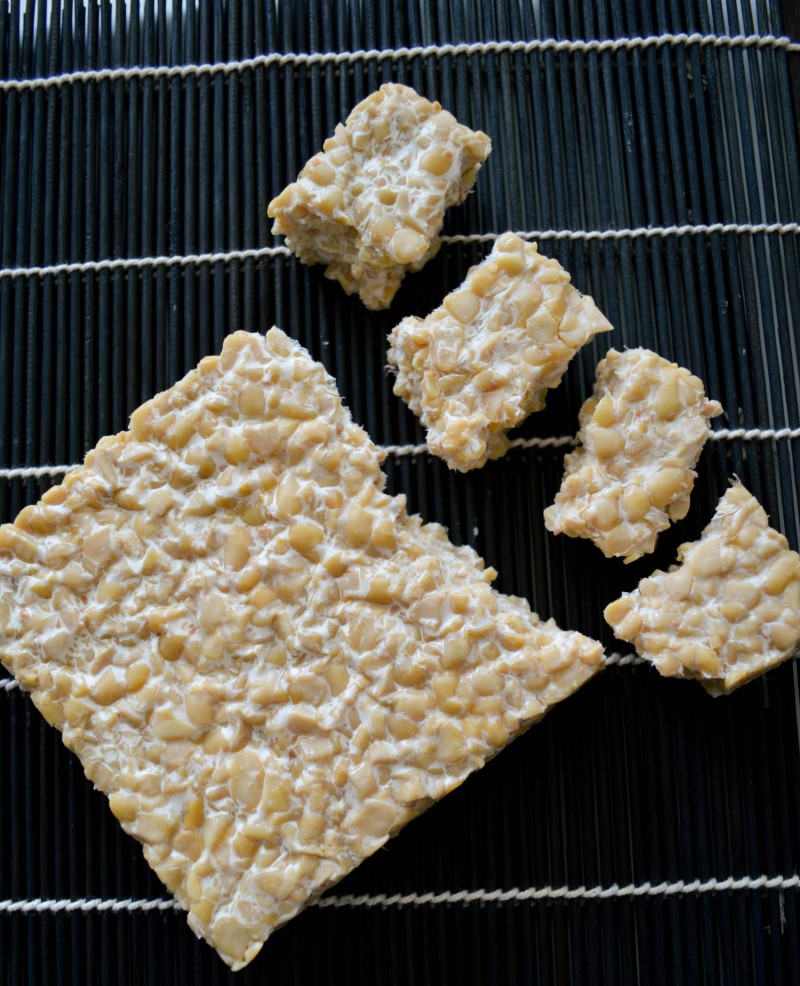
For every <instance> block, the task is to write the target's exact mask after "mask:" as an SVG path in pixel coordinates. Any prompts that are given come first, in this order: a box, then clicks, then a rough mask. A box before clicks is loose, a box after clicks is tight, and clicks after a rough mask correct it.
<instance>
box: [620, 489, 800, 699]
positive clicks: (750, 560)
mask: <svg viewBox="0 0 800 986" xmlns="http://www.w3.org/2000/svg"><path fill="white" fill-rule="evenodd" d="M678 558H679V561H680V562H681V564H680V565H675V566H673V567H672V568H670V570H669V571H668V572H660V571H658V572H655V573H654V574H653V575H651V576H650V577H649V578H647V579H643V580H642V581H641V582H640V583H639V587H638V589H636V590H635V591H634V592H630V593H625V594H624V595H623V596H622V597H621V598H620V599H617V600H616V601H615V602H613V603H610V604H609V605H608V606H607V607H606V610H605V618H606V620H607V621H608V623H609V624H610V625H611V626H612V627H613V629H614V633H615V634H616V636H617V637H619V639H620V640H627V641H630V642H631V643H632V644H633V645H634V646H635V648H636V650H637V652H638V653H639V654H640V655H641V656H642V657H644V658H646V659H647V660H648V661H651V662H652V663H653V664H654V665H655V667H656V668H657V669H658V671H659V672H660V673H661V674H663V675H667V676H678V677H686V678H697V679H698V680H699V681H700V682H701V683H702V684H703V685H704V687H705V688H706V689H707V690H708V691H709V692H710V693H711V694H712V695H720V694H722V693H728V692H731V691H732V690H733V689H734V688H738V687H739V685H742V684H744V683H745V682H747V681H750V680H751V679H752V678H754V677H756V676H757V675H759V674H762V673H763V672H764V671H767V670H768V669H769V668H772V667H775V665H777V664H780V663H781V662H782V661H785V660H786V659H787V658H789V657H791V656H792V654H793V653H794V652H795V651H796V650H797V648H798V646H799V645H800V555H798V554H797V552H796V551H791V550H790V549H789V547H788V545H787V542H786V538H785V537H784V536H783V535H782V534H779V533H778V532H777V531H775V530H773V528H771V527H770V526H769V519H768V517H767V515H766V513H765V512H764V509H763V507H762V506H761V505H760V504H759V503H758V501H757V500H756V499H755V497H754V496H752V494H751V493H749V492H748V491H747V490H746V489H745V487H744V486H742V484H741V483H738V482H737V483H735V484H734V485H733V486H732V487H731V488H730V489H729V490H728V491H727V492H726V493H725V495H724V496H723V497H722V499H721V500H720V502H719V504H718V506H717V510H716V512H715V514H714V517H713V518H712V520H711V522H710V523H709V524H708V526H707V527H706V528H705V530H704V531H703V533H702V535H701V537H700V540H699V541H694V542H690V543H687V544H683V545H681V547H680V548H679V549H678Z"/></svg>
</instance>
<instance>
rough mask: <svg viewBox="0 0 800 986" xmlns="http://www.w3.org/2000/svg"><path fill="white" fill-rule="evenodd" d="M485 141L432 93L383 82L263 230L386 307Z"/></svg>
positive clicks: (420, 260)
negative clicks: (422, 93)
mask: <svg viewBox="0 0 800 986" xmlns="http://www.w3.org/2000/svg"><path fill="white" fill-rule="evenodd" d="M491 146H492V145H491V141H490V140H489V138H488V137H487V136H486V134H484V133H481V132H480V131H473V130H470V129H469V128H468V127H465V126H463V125H462V124H460V123H458V121H457V120H456V119H455V117H454V116H453V115H452V114H451V113H448V112H447V111H446V110H443V109H442V107H441V106H440V104H439V103H432V102H430V100H427V99H425V98H424V97H422V96H418V95H417V93H416V92H414V90H413V89H411V88H409V87H408V86H401V85H397V84H394V83H387V84H386V85H383V86H381V87H380V89H379V90H378V91H377V92H374V93H372V95H371V96H368V97H367V98H366V99H364V100H362V101H361V102H360V103H359V104H358V106H356V107H355V109H353V111H352V112H351V113H350V115H349V116H348V118H347V120H346V122H345V124H344V125H342V124H339V125H338V126H337V127H336V130H335V132H334V134H333V136H332V137H329V138H328V140H326V141H325V143H324V145H323V150H322V152H321V153H320V154H316V155H315V156H314V157H312V158H311V159H310V160H309V161H308V162H307V163H306V165H305V167H304V168H303V170H302V171H301V172H300V174H299V175H298V176H297V180H296V181H294V182H292V184H290V185H288V186H287V187H286V188H285V189H284V190H283V191H282V192H281V193H280V195H278V196H276V198H274V199H273V200H272V202H270V204H269V209H268V213H269V215H270V217H271V218H273V219H275V224H274V225H273V227H272V231H273V233H280V234H283V235H284V236H285V237H286V242H287V243H288V245H289V247H290V248H291V250H292V251H293V252H294V253H296V254H297V256H298V257H299V258H300V260H302V261H303V263H305V264H325V265H326V266H327V269H326V271H325V275H326V277H330V278H332V279H334V280H337V281H339V283H340V284H341V285H342V287H343V288H344V289H345V291H346V292H347V293H348V294H354V293H356V292H357V293H358V295H359V296H360V298H361V300H362V301H363V302H364V304H365V305H366V306H367V308H372V309H381V308H388V307H389V305H390V304H391V302H392V298H393V297H394V295H395V292H396V291H397V289H398V288H399V287H400V282H401V281H402V280H403V277H404V276H405V274H406V272H407V271H418V270H421V269H422V267H423V266H424V265H425V264H426V263H427V262H428V261H429V260H430V259H431V257H433V256H434V254H435V253H436V252H437V250H438V249H439V231H440V230H441V228H442V223H443V222H444V214H445V212H446V210H447V209H448V208H449V207H450V206H451V205H459V204H460V203H461V202H463V201H464V199H465V198H466V196H467V193H468V192H469V190H470V189H471V188H472V185H473V184H474V182H475V178H476V176H477V174H478V169H479V168H480V166H481V163H482V162H483V161H485V160H486V158H487V157H488V156H489V152H490V150H491Z"/></svg>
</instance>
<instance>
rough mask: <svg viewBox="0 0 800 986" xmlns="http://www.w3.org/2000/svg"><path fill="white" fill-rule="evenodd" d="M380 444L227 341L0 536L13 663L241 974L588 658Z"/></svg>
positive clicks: (316, 385)
mask: <svg viewBox="0 0 800 986" xmlns="http://www.w3.org/2000/svg"><path fill="white" fill-rule="evenodd" d="M380 459H381V455H380V453H379V451H378V450H377V449H376V448H375V446H374V445H373V444H372V443H371V442H370V440H369V439H368V437H367V435H366V434H365V433H364V432H363V431H362V430H361V429H360V428H359V427H357V426H356V425H354V424H353V422H352V420H351V418H350V414H349V413H348V411H347V410H346V409H345V408H343V407H342V404H341V401H340V399H339V396H338V394H337V392H336V387H335V384H334V382H333V380H332V379H331V378H330V377H329V376H328V374H327V373H326V372H325V370H324V369H323V367H321V366H320V365H319V364H317V363H315V362H313V361H312V360H311V359H310V358H309V356H308V354H307V353H306V352H305V351H304V350H302V349H301V348H300V347H299V346H298V345H296V344H295V343H293V342H291V341H290V340H289V339H288V338H287V337H286V336H285V335H284V334H283V333H282V332H280V331H278V330H277V329H273V330H272V331H271V332H269V333H268V335H267V336H266V338H264V337H262V336H258V335H248V334H246V333H243V332H239V333H236V334H235V335H233V336H231V337H229V338H228V339H227V340H226V342H225V345H224V348H223V351H222V355H221V356H220V357H216V356H215V357H208V358H206V359H204V360H203V361H202V362H201V363H200V366H199V367H198V369H197V370H196V371H193V372H192V373H190V374H189V375H188V376H187V377H185V378H184V379H183V380H182V381H181V382H180V383H178V384H177V385H176V386H174V387H173V388H172V389H171V390H169V391H167V392H166V393H163V394H161V395H159V396H158V397H156V398H155V399H154V400H152V401H150V402H149V403H147V404H145V405H144V406H143V407H142V408H140V409H139V410H138V411H136V412H135V413H134V415H133V417H132V419H131V430H130V431H129V432H123V433H121V434H119V435H116V436H114V437H110V438H105V439H103V440H102V441H101V442H100V443H99V444H98V446H97V448H96V449H95V450H94V451H93V452H90V453H89V454H88V455H87V457H86V462H85V465H84V466H82V467H80V468H78V469H75V470H74V471H73V472H71V473H70V474H69V475H68V476H67V477H66V478H65V480H64V482H63V484H62V485H61V486H57V487H54V488H53V489H51V490H49V491H48V492H47V493H46V494H45V496H44V497H43V498H42V501H41V503H40V504H38V505H37V506H35V507H27V508H26V509H25V510H23V511H22V513H21V514H20V516H19V517H18V519H17V521H16V523H15V525H6V526H4V527H3V528H0V651H2V659H3V662H4V663H5V664H6V666H7V667H8V668H9V669H10V670H11V671H12V672H13V673H14V674H15V675H16V676H17V678H18V679H19V680H20V682H21V683H22V685H23V686H24V687H25V688H26V689H28V690H29V691H30V692H31V694H32V697H33V701H34V702H35V704H36V706H37V707H38V708H39V710H40V711H41V712H42V714H43V715H44V716H45V718H46V719H47V720H48V722H50V723H52V724H53V725H55V726H57V727H58V728H59V729H61V730H62V732H63V736H64V742H65V743H66V744H67V746H68V747H69V748H70V749H72V750H73V751H74V752H75V753H77V754H78V756H79V757H80V759H81V762H82V764H83V766H84V769H85V771H86V774H87V776H88V777H89V778H90V779H91V780H92V781H93V782H94V784H95V785H96V786H97V787H98V788H100V789H101V790H102V791H104V792H105V793H106V794H108V795H109V798H110V803H111V808H112V811H113V812H114V814H115V815H116V816H117V818H118V819H119V820H120V821H121V823H122V825H123V827H124V828H125V830H126V831H127V832H129V833H130V834H131V835H134V836H136V837H137V838H138V839H139V840H141V841H142V842H143V843H144V853H145V857H146V858H147V860H148V862H149V863H150V864H151V865H152V866H153V867H154V869H155V870H156V872H157V873H158V875H159V876H160V878H161V879H162V880H163V881H164V883H165V884H166V885H167V886H168V887H169V889H170V890H171V891H172V892H173V893H174V894H175V896H176V897H177V899H178V900H179V901H180V902H181V904H182V905H183V906H184V907H186V908H187V909H188V910H189V912H190V913H189V923H190V925H191V927H192V929H193V930H194V931H195V932H196V933H197V934H198V935H202V936H203V937H204V938H206V939H207V940H208V941H209V942H210V943H211V944H213V945H214V946H215V948H216V949H217V950H218V951H219V953H220V955H221V956H222V957H223V958H224V959H225V961H226V962H228V963H229V964H230V965H231V966H232V967H233V968H234V969H239V968H241V967H242V966H243V965H245V964H246V963H247V962H249V961H250V960H251V959H252V958H253V957H254V956H255V955H256V954H257V953H258V951H259V949H260V948H261V944H262V943H263V942H264V940H265V939H266V938H267V937H268V936H269V934H270V933H271V931H272V930H273V929H274V928H275V927H277V926H278V925H280V924H282V923H283V922H285V921H287V920H288V919H289V918H290V917H292V916H293V915H294V914H296V913H297V912H298V911H299V910H301V909H302V907H303V906H304V905H305V904H306V903H307V902H308V901H309V900H310V899H313V898H314V897H315V896H317V895H318V894H319V893H321V892H322V891H323V890H324V889H325V888H326V887H328V886H330V885H331V884H332V883H334V882H335V881H337V880H338V879H339V878H340V877H342V876H343V875H344V874H345V873H347V872H348V871H349V870H351V869H352V868H353V867H354V866H356V865H357V864H358V863H359V862H360V861H361V860H362V859H364V858H365V857H366V856H368V855H370V853H372V852H374V851H375V850H376V849H378V848H379V847H380V846H381V845H382V844H383V843H384V842H385V841H386V839H387V838H388V837H389V836H390V835H391V834H392V833H394V832H396V831H397V830H398V829H399V828H400V827H401V826H403V825H404V824H405V823H406V822H407V821H409V819H411V818H412V817H413V816H414V815H416V814H418V813H419V812H420V811H422V810H423V809H424V808H425V807H427V806H428V805H429V804H430V803H431V802H432V801H435V800H436V799H437V798H440V797H441V796H442V795H444V794H446V793H447V792H448V791H449V790H451V789H452V788H454V787H456V786H457V785H458V784H460V783H461V782H462V781H463V780H464V778H465V777H466V776H467V775H468V774H469V773H470V772H471V771H473V770H475V769H476V768H478V767H480V766H482V764H483V763H484V762H485V761H486V760H487V759H488V758H489V757H491V756H492V755H493V754H495V753H496V752H497V751H498V750H499V749H500V748H501V747H502V746H504V745H505V744H506V743H507V742H508V741H509V740H510V739H512V738H513V737H514V736H515V735H516V734H517V733H519V732H520V731H521V730H523V729H525V728H526V727H527V726H529V725H530V724H531V723H532V722H534V721H536V720H537V719H539V718H540V717H541V716H542V715H543V713H544V712H545V711H546V710H547V709H548V707H549V706H551V705H553V704H554V703H555V702H558V701H559V700H560V699H562V698H564V697H566V696H567V695H569V694H570V693H571V692H573V691H574V690H575V689H576V688H577V687H578V686H579V685H581V684H582V683H583V682H584V681H586V680H587V679H588V678H589V677H590V676H591V675H592V674H593V673H594V672H595V671H596V670H597V669H598V668H599V667H600V663H601V648H600V645H599V644H597V643H595V642H594V641H592V640H590V639H588V638H586V637H584V636H582V635H581V634H578V633H565V632H563V631H561V630H559V628H558V627H557V626H556V625H555V624H554V623H553V622H552V621H549V622H547V623H542V622H540V621H539V619H538V617H537V616H536V615H535V614H533V613H531V611H530V608H529V606H528V604H527V603H526V602H525V601H524V600H521V599H515V598H513V597H509V596H503V595H500V594H499V593H497V592H495V591H494V590H493V589H492V588H491V587H490V585H489V583H490V581H491V579H492V577H493V575H494V573H493V572H492V570H491V569H489V570H485V569H484V567H483V563H482V561H481V560H480V558H478V556H477V555H476V554H475V552H474V551H472V550H471V549H470V548H466V547H464V548H456V547H454V546H453V545H451V544H450V542H449V541H448V540H447V537H446V534H445V531H444V530H443V528H441V527H439V526H437V525H434V524H429V525H423V524H422V523H421V521H420V520H419V518H417V517H409V516H408V515H407V514H406V512H405V501H404V498H403V497H389V496H386V495H385V494H384V493H382V492H381V491H382V488H383V485H384V476H383V474H382V472H381V470H380ZM3 638H4V639H3Z"/></svg>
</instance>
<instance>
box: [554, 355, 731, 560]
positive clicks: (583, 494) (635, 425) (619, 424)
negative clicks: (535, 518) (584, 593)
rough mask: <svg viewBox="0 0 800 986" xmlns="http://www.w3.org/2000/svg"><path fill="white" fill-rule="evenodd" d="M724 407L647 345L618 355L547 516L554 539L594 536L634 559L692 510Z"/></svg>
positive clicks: (604, 375) (582, 417)
mask: <svg viewBox="0 0 800 986" xmlns="http://www.w3.org/2000/svg"><path fill="white" fill-rule="evenodd" d="M721 413H722V407H721V406H720V405H719V404H718V403H717V401H712V400H709V399H708V398H707V397H706V395H705V393H704V391H703V382H702V380H700V379H698V378H697V377H695V376H692V374H691V373H690V372H689V371H688V370H686V369H684V368H683V367H680V366H678V365H677V364H676V363H670V362H669V361H668V360H665V359H663V358H662V357H661V356H658V355H657V354H656V353H653V352H650V350H649V349H628V350H626V351H625V352H623V353H618V352H616V350H614V349H611V350H609V352H608V355H607V356H606V358H605V359H604V360H601V362H600V363H599V364H598V366H597V379H596V381H595V385H594V395H593V396H592V397H590V398H589V399H588V400H587V401H586V402H585V403H584V405H583V407H582V408H581V410H580V414H579V418H578V420H579V421H580V430H579V432H578V448H577V449H576V450H575V451H574V452H569V453H568V454H567V455H566V456H565V457H564V479H563V482H562V484H561V489H560V490H559V492H558V494H557V495H556V500H555V503H554V504H553V505H552V506H550V507H548V508H547V509H546V510H545V512H544V520H545V524H546V525H547V528H548V530H551V531H553V533H554V534H568V535H569V536H570V537H583V538H590V539H591V540H592V541H593V542H594V543H595V544H596V545H597V547H598V548H600V550H601V551H602V552H603V554H604V555H605V556H606V558H611V557H613V556H620V555H621V556H624V558H625V561H626V562H631V561H635V560H636V559H637V558H641V556H642V555H645V554H648V553H649V552H651V551H652V550H653V549H654V548H655V546H656V539H657V537H658V535H659V533H660V532H661V531H664V530H666V529H667V528H668V527H669V525H670V523H671V522H672V521H674V520H681V519H682V518H683V517H685V516H686V513H687V511H688V510H689V497H690V495H691V492H692V488H693V486H694V481H695V479H696V477H697V473H696V472H695V471H694V467H695V465H696V464H697V460H698V459H699V458H700V453H701V452H702V450H703V445H704V444H705V441H706V439H707V438H708V436H709V434H710V433H711V428H710V425H709V422H708V419H709V418H713V417H714V416H716V415H717V414H721Z"/></svg>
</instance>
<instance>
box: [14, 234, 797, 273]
mask: <svg viewBox="0 0 800 986" xmlns="http://www.w3.org/2000/svg"><path fill="white" fill-rule="evenodd" d="M717 233H725V234H727V233H736V234H741V235H748V236H750V235H756V234H762V233H763V234H765V235H771V234H773V233H774V234H778V235H780V236H790V235H796V234H800V223H796V222H790V223H710V224H706V223H701V224H699V225H694V226H692V225H684V226H636V227H632V228H624V229H533V230H518V231H517V232H516V233H515V235H516V236H519V237H520V238H521V239H524V240H629V239H639V238H642V237H643V238H644V239H666V238H668V237H671V236H711V235H712V234H717ZM500 235H501V234H500V233H454V234H453V235H451V236H442V237H441V240H442V242H443V243H492V242H494V241H495V240H496V239H498V237H499V236H500ZM290 256H292V252H291V250H289V248H288V247H285V246H264V247H253V248H252V249H247V250H227V251H224V252H220V253H190V254H172V255H164V256H157V257H110V258H107V259H105V260H79V261H74V262H69V263H60V264H47V265H43V266H35V267H0V279H3V278H11V279H12V280H13V279H16V278H23V277H50V276H55V275H56V274H90V273H100V272H101V271H109V272H111V271H131V270H146V269H148V268H151V267H190V266H191V265H193V264H194V265H200V264H229V263H233V262H234V261H245V260H263V259H264V258H266V257H290Z"/></svg>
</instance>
